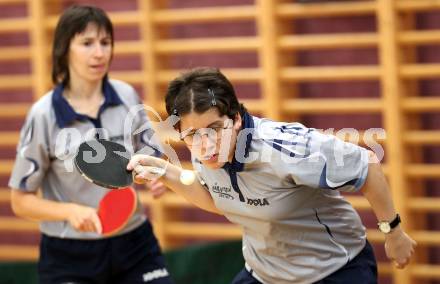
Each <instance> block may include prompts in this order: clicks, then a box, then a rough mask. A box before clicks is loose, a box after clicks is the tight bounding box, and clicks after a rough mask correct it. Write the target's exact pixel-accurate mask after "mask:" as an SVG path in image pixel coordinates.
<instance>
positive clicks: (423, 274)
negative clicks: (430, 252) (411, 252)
mask: <svg viewBox="0 0 440 284" xmlns="http://www.w3.org/2000/svg"><path fill="white" fill-rule="evenodd" d="M408 269H410V271H411V274H412V275H413V276H416V277H417V278H420V279H440V265H428V264H415V265H411V266H410V267H409V268H408Z"/></svg>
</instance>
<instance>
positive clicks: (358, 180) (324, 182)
mask: <svg viewBox="0 0 440 284" xmlns="http://www.w3.org/2000/svg"><path fill="white" fill-rule="evenodd" d="M360 184H363V181H362V178H355V179H352V180H350V181H348V182H346V183H344V184H342V185H339V186H336V187H332V186H330V185H328V183H327V164H325V165H324V168H323V169H322V172H321V176H320V177H319V187H320V188H326V189H339V188H341V187H344V186H347V185H352V186H355V187H356V189H357V188H358V187H357V186H359V185H360Z"/></svg>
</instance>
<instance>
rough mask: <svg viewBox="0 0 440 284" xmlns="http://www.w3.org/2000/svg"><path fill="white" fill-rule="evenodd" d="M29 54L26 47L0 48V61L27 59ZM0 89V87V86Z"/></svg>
mask: <svg viewBox="0 0 440 284" xmlns="http://www.w3.org/2000/svg"><path fill="white" fill-rule="evenodd" d="M30 56H31V52H30V50H29V48H28V47H27V46H14V47H2V48H0V60H8V61H9V60H20V59H29V58H30ZM0 88H1V86H0Z"/></svg>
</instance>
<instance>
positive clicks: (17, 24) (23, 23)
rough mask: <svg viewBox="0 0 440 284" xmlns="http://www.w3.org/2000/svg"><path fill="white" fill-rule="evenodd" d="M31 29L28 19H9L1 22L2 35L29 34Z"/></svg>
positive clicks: (0, 30) (0, 32)
mask: <svg viewBox="0 0 440 284" xmlns="http://www.w3.org/2000/svg"><path fill="white" fill-rule="evenodd" d="M29 28H30V21H29V19H27V18H9V19H7V20H0V34H6V33H8V34H10V33H17V32H27V31H29Z"/></svg>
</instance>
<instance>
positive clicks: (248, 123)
mask: <svg viewBox="0 0 440 284" xmlns="http://www.w3.org/2000/svg"><path fill="white" fill-rule="evenodd" d="M242 122H243V124H242V128H241V130H243V129H245V128H249V129H252V130H251V131H250V132H249V133H248V134H247V136H246V141H245V143H246V145H245V148H244V157H245V158H247V157H249V151H250V148H251V143H252V136H253V131H254V119H253V118H252V116H251V115H250V114H249V113H247V112H245V113H244V114H243V119H242ZM237 143H239V141H237ZM236 148H237V147H236ZM223 169H224V170H225V171H226V172H227V173H228V174H229V178H230V179H231V184H232V188H233V189H234V191H235V192H236V193H237V194H238V196H239V198H240V201H241V202H245V198H244V196H243V193H242V192H241V190H240V188H239V186H238V182H237V172H241V171H243V169H244V163H241V162H239V161H237V159H236V158H235V153H234V157H233V158H232V162H231V163H230V162H226V164H224V165H223Z"/></svg>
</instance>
